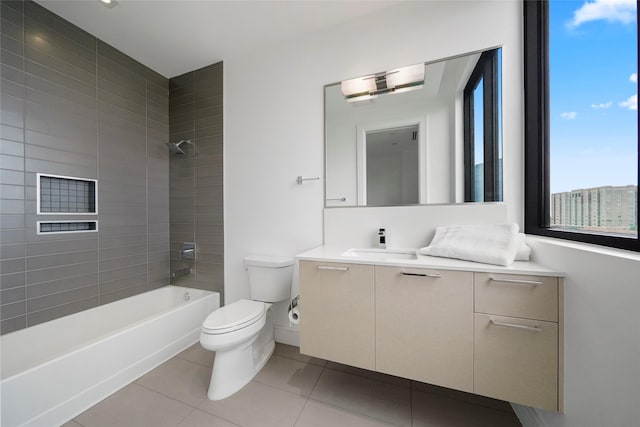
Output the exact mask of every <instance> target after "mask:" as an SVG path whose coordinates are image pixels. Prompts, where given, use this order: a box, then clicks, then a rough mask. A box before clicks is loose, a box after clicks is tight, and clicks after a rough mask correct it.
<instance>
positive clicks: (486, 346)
mask: <svg viewBox="0 0 640 427" xmlns="http://www.w3.org/2000/svg"><path fill="white" fill-rule="evenodd" d="M474 323H475V325H474V330H475V334H474V339H475V344H474V345H475V348H474V392H475V393H477V394H481V395H484V396H489V397H493V398H496V399H501V400H508V401H510V402H516V403H520V404H523V405H528V406H534V407H536V408H542V409H546V410H548V411H557V410H558V378H559V375H558V324H557V323H555V322H545V321H541V320H529V319H520V318H513V317H503V316H493V315H487V314H476V315H475V320H474Z"/></svg>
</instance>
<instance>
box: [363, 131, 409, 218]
mask: <svg viewBox="0 0 640 427" xmlns="http://www.w3.org/2000/svg"><path fill="white" fill-rule="evenodd" d="M419 132H420V128H419V125H418V124H414V125H410V126H402V127H394V128H389V129H379V130H372V131H367V132H365V146H366V150H365V151H366V154H365V157H366V205H367V206H390V205H412V204H417V203H420V186H419V183H420V144H419Z"/></svg>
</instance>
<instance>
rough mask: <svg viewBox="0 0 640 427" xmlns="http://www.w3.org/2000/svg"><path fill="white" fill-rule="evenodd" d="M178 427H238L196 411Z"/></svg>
mask: <svg viewBox="0 0 640 427" xmlns="http://www.w3.org/2000/svg"><path fill="white" fill-rule="evenodd" d="M178 427H237V424H233V423H230V422H229V421H226V420H223V419H222V418H218V417H216V416H215V415H211V414H208V413H206V412H204V411H201V410H199V409H195V410H194V411H193V412H192V413H191V414H189V416H188V417H187V418H186V419H185V420H184V421H182V422H181V423H180V424H179V425H178Z"/></svg>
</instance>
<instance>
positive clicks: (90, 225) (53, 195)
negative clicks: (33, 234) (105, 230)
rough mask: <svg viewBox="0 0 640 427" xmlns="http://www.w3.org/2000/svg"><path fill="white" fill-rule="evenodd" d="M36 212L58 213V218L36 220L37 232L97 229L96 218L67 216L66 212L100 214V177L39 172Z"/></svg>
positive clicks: (68, 213)
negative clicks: (98, 196) (78, 218)
mask: <svg viewBox="0 0 640 427" xmlns="http://www.w3.org/2000/svg"><path fill="white" fill-rule="evenodd" d="M36 176H37V191H36V194H37V214H38V215H47V216H51V215H56V216H57V218H59V219H56V220H51V221H37V223H36V226H37V234H57V233H82V232H96V231H98V221H97V218H96V219H87V220H68V219H64V218H62V217H61V216H63V215H65V216H66V215H85V216H91V217H97V214H98V198H97V194H98V191H97V190H98V181H97V180H95V179H88V178H76V177H71V176H62V175H50V174H43V173H38V174H37V175H36Z"/></svg>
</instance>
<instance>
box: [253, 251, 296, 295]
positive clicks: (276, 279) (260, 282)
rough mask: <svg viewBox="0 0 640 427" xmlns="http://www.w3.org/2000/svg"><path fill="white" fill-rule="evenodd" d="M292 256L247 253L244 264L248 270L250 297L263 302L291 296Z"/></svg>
mask: <svg viewBox="0 0 640 427" xmlns="http://www.w3.org/2000/svg"><path fill="white" fill-rule="evenodd" d="M293 262H294V261H293V258H289V257H276V256H268V255H249V256H247V257H246V258H245V259H244V265H245V267H246V269H247V271H248V272H249V285H250V286H251V299H252V300H255V301H264V302H279V301H286V300H288V299H289V298H290V297H291V278H292V276H293Z"/></svg>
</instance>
